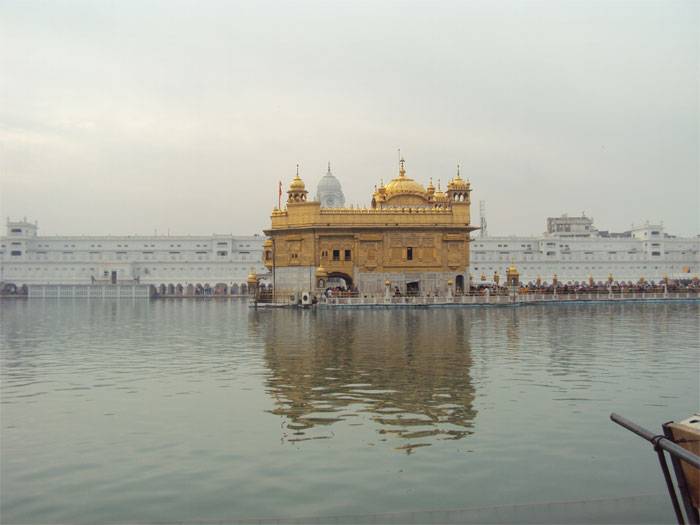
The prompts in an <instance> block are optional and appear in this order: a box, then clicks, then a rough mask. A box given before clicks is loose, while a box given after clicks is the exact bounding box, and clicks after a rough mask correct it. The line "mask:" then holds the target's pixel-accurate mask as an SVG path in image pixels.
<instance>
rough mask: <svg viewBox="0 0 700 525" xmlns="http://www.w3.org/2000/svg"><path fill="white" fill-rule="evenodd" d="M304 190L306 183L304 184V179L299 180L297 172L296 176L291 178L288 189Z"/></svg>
mask: <svg viewBox="0 0 700 525" xmlns="http://www.w3.org/2000/svg"><path fill="white" fill-rule="evenodd" d="M304 190H306V185H305V184H304V181H303V180H301V177H299V174H298V173H297V175H296V177H294V179H292V183H291V184H290V185H289V191H304Z"/></svg>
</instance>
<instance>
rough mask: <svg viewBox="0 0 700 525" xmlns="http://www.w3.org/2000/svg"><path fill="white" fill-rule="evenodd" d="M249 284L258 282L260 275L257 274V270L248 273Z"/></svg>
mask: <svg viewBox="0 0 700 525" xmlns="http://www.w3.org/2000/svg"><path fill="white" fill-rule="evenodd" d="M246 281H247V282H248V284H249V285H251V284H258V276H257V275H255V272H250V273H249V274H248V279H247V280H246Z"/></svg>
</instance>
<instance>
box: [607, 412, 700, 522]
mask: <svg viewBox="0 0 700 525" xmlns="http://www.w3.org/2000/svg"><path fill="white" fill-rule="evenodd" d="M610 419H611V420H612V421H614V422H615V423H617V424H618V425H620V426H621V427H623V428H626V429H627V430H629V431H631V432H634V433H635V434H637V435H638V436H639V437H641V438H643V439H646V440H647V441H648V442H649V443H651V444H652V445H653V446H654V450H655V451H656V454H657V456H658V458H659V464H660V465H661V470H662V472H663V475H664V480H665V481H666V488H667V489H668V494H669V496H670V497H671V503H672V504H673V510H674V512H675V513H676V519H677V520H678V523H679V524H681V525H683V524H685V523H689V524H692V525H697V524H698V523H699V522H700V516H699V515H698V509H696V508H695V507H694V506H693V504H692V501H691V497H690V493H689V489H688V483H687V481H686V479H685V474H684V473H683V470H682V469H681V468H680V461H685V462H686V463H688V464H689V465H692V466H693V467H695V468H696V469H700V456H696V455H695V454H693V453H692V452H689V451H688V450H686V449H684V448H683V447H681V446H679V445H677V444H676V443H674V442H673V441H671V440H670V439H669V437H670V431H669V430H668V428H667V425H668V423H666V424H664V425H663V428H664V434H663V435H661V434H654V433H653V432H651V431H649V430H647V429H646V428H643V427H641V426H639V425H637V424H636V423H634V422H632V421H630V420H629V419H626V418H624V417H622V416H620V415H618V414H615V413H612V414H610ZM664 452H667V453H668V454H669V456H670V457H671V463H672V465H673V469H674V474H675V476H676V483H677V488H678V492H679V493H680V498H679V496H678V493H677V492H676V486H674V484H673V479H672V478H671V472H670V470H669V468H668V463H667V461H666V456H665V455H664ZM681 503H683V509H682V510H681ZM683 511H685V517H684V516H683Z"/></svg>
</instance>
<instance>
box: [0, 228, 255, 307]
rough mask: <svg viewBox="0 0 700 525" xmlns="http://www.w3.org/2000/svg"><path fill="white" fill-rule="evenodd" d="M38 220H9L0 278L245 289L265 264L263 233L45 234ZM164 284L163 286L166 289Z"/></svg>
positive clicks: (18, 282) (0, 241) (1, 243)
mask: <svg viewBox="0 0 700 525" xmlns="http://www.w3.org/2000/svg"><path fill="white" fill-rule="evenodd" d="M38 230H39V228H38V226H37V224H36V223H31V222H28V221H27V220H26V218H25V219H23V220H21V221H11V220H9V219H8V221H7V234H6V235H5V236H4V237H1V238H0V283H3V286H6V285H8V284H10V285H15V286H17V287H20V286H22V285H30V284H90V283H93V282H95V283H103V282H110V283H112V282H119V283H128V282H138V283H141V284H152V285H154V286H155V287H156V288H157V289H159V290H161V289H165V291H166V293H171V291H172V292H175V291H177V290H178V289H179V290H184V291H186V290H187V287H188V286H192V287H193V288H197V287H198V286H199V287H201V288H211V289H215V288H216V287H217V285H218V287H219V290H220V291H221V290H224V289H225V293H227V294H231V293H234V294H235V293H241V292H243V293H245V291H246V288H247V286H246V279H247V276H248V274H249V273H250V272H251V271H253V272H255V273H258V274H266V273H267V270H266V268H265V267H264V266H263V265H262V263H261V261H262V243H263V240H264V238H263V237H262V236H261V235H252V236H240V235H206V236H195V235H187V236H184V235H177V236H174V235H173V236H170V235H169V236H163V235H153V236H151V235H143V236H142V235H136V236H134V235H110V236H88V235H80V236H41V235H39V231H38ZM163 287H164V288H163Z"/></svg>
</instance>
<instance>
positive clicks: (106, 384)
mask: <svg viewBox="0 0 700 525" xmlns="http://www.w3.org/2000/svg"><path fill="white" fill-rule="evenodd" d="M0 315H1V318H0V323H1V324H0V331H1V335H0V346H1V360H0V364H1V379H2V390H1V394H2V397H1V401H2V405H0V407H1V408H0V416H1V418H0V425H1V426H0V430H1V433H0V437H1V440H0V445H1V463H0V504H1V506H0V511H1V515H0V519H1V520H2V523H117V522H118V523H133V522H139V523H144V522H146V523H152V522H172V521H177V522H186V523H187V522H197V521H200V522H201V521H218V520H220V521H222V522H227V521H236V520H243V519H247V518H257V517H273V518H274V517H283V518H289V517H305V518H303V519H302V521H306V520H309V519H310V518H312V517H318V516H322V517H332V516H334V517H338V516H345V518H337V519H336V521H338V522H342V521H363V520H364V521H379V522H381V521H399V522H400V521H432V522H441V521H469V520H475V521H534V522H537V521H560V520H564V521H567V520H568V521H574V522H575V521H579V522H580V521H586V522H592V521H603V522H604V521H627V522H640V521H650V522H659V521H668V522H672V521H673V520H674V516H673V512H672V509H671V506H670V503H669V499H668V497H667V496H666V495H665V485H664V482H663V478H662V475H661V471H660V469H659V466H658V463H657V459H656V456H655V454H654V453H653V450H652V448H651V447H650V445H649V444H647V443H646V442H645V441H643V440H642V439H640V438H638V437H636V436H635V435H633V434H631V433H630V432H628V431H626V430H624V429H622V428H620V427H618V426H617V425H615V424H614V423H612V422H611V421H610V420H609V419H608V416H609V414H610V412H613V411H615V412H619V413H620V414H622V415H624V416H626V417H628V418H630V419H632V420H634V421H636V422H638V423H640V424H642V425H643V426H646V427H648V428H650V429H653V430H654V431H660V425H661V423H663V422H665V421H668V420H679V419H682V418H685V417H687V416H689V415H691V414H692V413H693V412H694V411H696V410H697V409H698V405H699V402H700V400H699V397H700V393H699V388H700V386H699V380H698V378H699V372H700V364H699V363H700V351H699V343H698V341H699V339H700V328H699V321H698V320H699V318H700V305H698V304H697V303H694V304H693V303H685V304H610V305H606V304H598V305H567V306H554V305H548V306H527V307H519V308H449V309H423V310H419V309H416V310H346V311H326V310H323V311H291V310H276V311H255V310H249V308H248V305H247V303H246V302H244V301H242V300H224V301H216V300H200V301H197V300H181V301H169V300H160V301H151V302H149V301H137V302H132V301H124V300H123V301H108V300H105V301H88V300H74V301H73V300H45V301H42V300H28V301H21V300H17V301H4V302H0ZM548 502H553V504H551V505H541V504H543V503H548ZM561 502H568V503H561ZM520 505H523V506H520ZM458 509H472V510H465V511H459V510H458ZM430 510H442V511H445V510H452V511H453V512H452V513H449V512H443V513H439V512H438V513H428V512H424V511H430ZM377 514H381V515H380V516H377ZM325 519H330V518H324V519H323V520H321V521H324V520H325Z"/></svg>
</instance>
